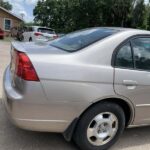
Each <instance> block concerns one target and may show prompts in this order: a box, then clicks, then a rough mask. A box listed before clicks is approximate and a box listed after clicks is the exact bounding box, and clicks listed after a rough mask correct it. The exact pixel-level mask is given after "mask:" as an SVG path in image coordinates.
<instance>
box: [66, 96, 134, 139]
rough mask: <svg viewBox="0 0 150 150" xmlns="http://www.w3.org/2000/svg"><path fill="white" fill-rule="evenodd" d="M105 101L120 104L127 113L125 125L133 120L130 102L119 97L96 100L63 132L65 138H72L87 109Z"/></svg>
mask: <svg viewBox="0 0 150 150" xmlns="http://www.w3.org/2000/svg"><path fill="white" fill-rule="evenodd" d="M104 102H111V103H115V104H118V105H119V106H120V107H121V108H122V109H123V111H124V113H125V121H126V122H125V123H126V124H125V125H126V127H127V126H128V125H129V123H130V121H131V117H132V110H131V107H130V104H128V103H127V102H126V101H124V100H122V99H119V98H108V99H103V100H101V101H98V102H95V103H93V104H92V105H91V106H89V107H88V108H87V109H86V110H85V111H84V112H83V113H82V114H81V115H80V116H79V118H75V119H74V120H73V122H72V123H71V125H70V126H69V127H68V128H67V130H66V131H65V132H64V133H63V135H64V138H65V139H66V140H67V141H70V140H71V139H72V135H73V133H74V131H75V129H76V126H77V124H78V122H79V120H80V119H81V118H82V116H83V115H84V114H85V113H86V111H87V110H89V109H90V108H91V107H93V106H94V105H96V104H97V103H104Z"/></svg>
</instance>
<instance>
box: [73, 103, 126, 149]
mask: <svg viewBox="0 0 150 150" xmlns="http://www.w3.org/2000/svg"><path fill="white" fill-rule="evenodd" d="M110 118H112V119H110ZM112 120H113V121H112ZM124 128H125V114H124V111H123V109H122V108H121V107H120V106H119V105H117V104H114V103H111V102H101V103H98V104H95V105H94V106H93V107H91V108H90V109H89V110H87V111H86V112H85V113H84V114H83V115H82V117H81V119H80V120H79V122H78V124H77V127H76V130H75V133H74V136H73V140H74V142H75V143H76V144H77V146H78V147H79V148H80V149H81V150H107V149H108V148H110V147H111V146H112V145H113V144H114V143H115V142H116V141H117V140H118V138H119V137H120V135H121V134H122V133H123V130H124ZM93 131H94V132H93ZM107 131H108V132H107ZM107 134H108V136H107ZM111 134H112V135H111ZM104 135H105V136H107V137H105V136H104ZM109 135H111V136H110V137H109ZM103 138H104V139H103Z"/></svg>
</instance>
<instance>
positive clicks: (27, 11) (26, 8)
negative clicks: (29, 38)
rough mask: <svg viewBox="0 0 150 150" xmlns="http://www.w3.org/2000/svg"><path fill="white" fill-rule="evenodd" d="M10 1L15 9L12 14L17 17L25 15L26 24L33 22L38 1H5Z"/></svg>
mask: <svg viewBox="0 0 150 150" xmlns="http://www.w3.org/2000/svg"><path fill="white" fill-rule="evenodd" d="M4 1H8V2H9V3H10V4H12V6H13V9H12V12H13V13H14V14H15V15H17V16H21V14H24V20H25V21H26V22H32V21H33V19H34V17H33V9H34V8H35V6H36V4H37V1H38V0H4Z"/></svg>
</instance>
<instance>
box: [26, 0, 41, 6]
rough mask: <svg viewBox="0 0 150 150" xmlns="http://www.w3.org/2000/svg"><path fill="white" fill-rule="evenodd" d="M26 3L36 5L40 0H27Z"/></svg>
mask: <svg viewBox="0 0 150 150" xmlns="http://www.w3.org/2000/svg"><path fill="white" fill-rule="evenodd" d="M25 2H26V4H28V5H36V4H37V2H38V0H25Z"/></svg>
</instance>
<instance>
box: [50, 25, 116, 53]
mask: <svg viewBox="0 0 150 150" xmlns="http://www.w3.org/2000/svg"><path fill="white" fill-rule="evenodd" d="M117 32H118V30H115V29H106V28H90V29H85V30H80V31H76V32H73V33H70V34H67V35H65V36H63V37H62V38H59V39H56V40H54V41H52V42H51V44H50V45H51V46H54V47H57V48H60V49H62V50H65V51H68V52H74V51H78V50H80V49H82V48H84V47H87V46H89V45H90V44H92V43H95V42H97V41H99V40H102V39H104V38H106V37H108V36H110V35H112V34H115V33H117Z"/></svg>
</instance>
